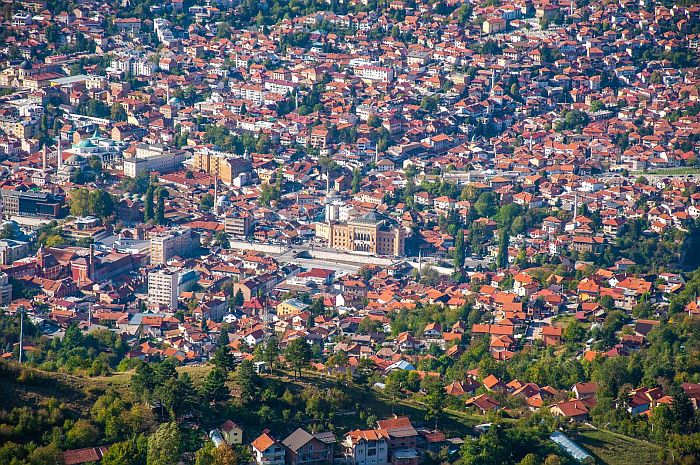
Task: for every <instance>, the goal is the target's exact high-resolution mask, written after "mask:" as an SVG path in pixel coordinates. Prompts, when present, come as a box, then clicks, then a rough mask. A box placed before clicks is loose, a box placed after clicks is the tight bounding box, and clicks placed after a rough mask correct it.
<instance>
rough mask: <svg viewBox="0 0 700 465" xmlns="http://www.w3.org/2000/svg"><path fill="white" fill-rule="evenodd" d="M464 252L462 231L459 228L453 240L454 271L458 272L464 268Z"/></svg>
mask: <svg viewBox="0 0 700 465" xmlns="http://www.w3.org/2000/svg"><path fill="white" fill-rule="evenodd" d="M465 252H466V247H465V245H464V230H462V229H461V228H460V230H459V231H458V232H457V238H456V239H455V258H454V265H455V271H457V272H459V271H461V270H462V268H464V256H465Z"/></svg>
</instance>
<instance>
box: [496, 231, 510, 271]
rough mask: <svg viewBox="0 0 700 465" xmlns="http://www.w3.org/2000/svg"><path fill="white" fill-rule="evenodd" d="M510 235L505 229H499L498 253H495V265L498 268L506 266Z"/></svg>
mask: <svg viewBox="0 0 700 465" xmlns="http://www.w3.org/2000/svg"><path fill="white" fill-rule="evenodd" d="M509 241H510V236H509V234H508V231H506V230H505V229H504V230H502V231H501V237H500V239H499V241H498V254H497V255H496V266H497V267H498V268H507V267H508V243H509Z"/></svg>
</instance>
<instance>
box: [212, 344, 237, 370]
mask: <svg viewBox="0 0 700 465" xmlns="http://www.w3.org/2000/svg"><path fill="white" fill-rule="evenodd" d="M212 363H213V364H214V366H216V367H217V368H218V369H220V370H222V371H224V372H226V373H228V372H229V371H231V370H233V367H234V364H235V359H234V357H233V354H232V353H231V348H230V347H229V346H228V345H219V347H217V349H216V352H214V357H213V358H212Z"/></svg>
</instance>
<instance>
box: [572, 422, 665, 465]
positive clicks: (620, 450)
mask: <svg viewBox="0 0 700 465" xmlns="http://www.w3.org/2000/svg"><path fill="white" fill-rule="evenodd" d="M567 434H569V437H570V438H571V439H573V440H574V441H576V443H577V444H578V445H580V446H582V447H583V448H584V449H586V450H587V451H588V452H589V453H590V454H591V455H592V456H593V457H595V459H596V462H597V463H601V464H606V465H630V464H633V465H656V464H658V463H659V459H658V453H659V451H660V450H661V448H660V447H659V446H657V445H655V444H651V443H649V442H646V441H642V440H639V439H635V438H630V437H628V436H623V435H621V434H617V433H613V432H611V431H605V430H599V429H592V428H587V429H580V430H578V431H577V433H576V434H573V433H567Z"/></svg>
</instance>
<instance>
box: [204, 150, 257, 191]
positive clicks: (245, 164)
mask: <svg viewBox="0 0 700 465" xmlns="http://www.w3.org/2000/svg"><path fill="white" fill-rule="evenodd" d="M192 167H193V168H194V169H195V170H198V171H204V172H205V173H208V174H210V175H212V176H218V178H219V179H220V180H221V182H223V183H224V184H227V185H230V184H232V183H233V180H234V179H235V178H237V177H238V176H239V175H240V174H242V173H248V172H250V171H251V169H252V166H251V163H250V160H248V159H247V158H244V157H243V158H242V157H237V156H234V155H233V154H229V153H225V152H216V151H213V150H208V149H207V150H199V151H197V152H196V153H195V154H194V158H193V160H192Z"/></svg>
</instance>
